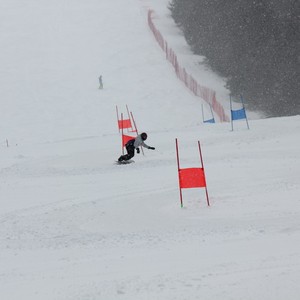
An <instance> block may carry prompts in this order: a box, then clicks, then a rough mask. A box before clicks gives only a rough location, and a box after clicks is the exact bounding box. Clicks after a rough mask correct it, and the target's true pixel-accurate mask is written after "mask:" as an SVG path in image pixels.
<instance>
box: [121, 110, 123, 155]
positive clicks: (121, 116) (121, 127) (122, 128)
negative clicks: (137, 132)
mask: <svg viewBox="0 0 300 300" xmlns="http://www.w3.org/2000/svg"><path fill="white" fill-rule="evenodd" d="M121 122H122V123H121V124H122V126H121V130H122V132H121V133H122V140H121V143H122V154H123V155H124V147H123V142H124V141H123V139H124V130H123V113H121Z"/></svg>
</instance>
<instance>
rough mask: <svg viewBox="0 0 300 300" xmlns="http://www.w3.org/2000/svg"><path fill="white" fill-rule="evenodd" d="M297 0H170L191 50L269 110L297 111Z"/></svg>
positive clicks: (234, 89)
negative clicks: (203, 57)
mask: <svg viewBox="0 0 300 300" xmlns="http://www.w3.org/2000/svg"><path fill="white" fill-rule="evenodd" d="M299 3H300V1H299V0H230V1H228V0H171V2H170V4H169V8H170V10H171V14H172V17H173V18H174V20H175V22H176V24H177V25H178V26H179V27H180V28H181V29H182V31H183V33H184V35H185V38H186V40H187V42H188V43H189V45H190V46H191V48H192V50H193V51H194V53H195V54H199V55H203V56H205V58H206V59H205V63H206V64H208V65H209V66H210V67H211V69H212V70H213V71H215V72H217V73H219V74H220V75H221V76H223V77H225V78H226V82H227V87H228V88H229V90H230V91H231V94H232V95H233V96H234V97H238V95H239V94H243V96H244V99H245V100H246V102H247V104H248V107H249V108H250V109H253V110H258V111H263V112H264V113H265V114H266V115H267V116H284V115H296V114H300V97H299V95H300V75H299V73H300V72H299V62H300V45H299V43H300V33H299V32H300V30H299V26H300V25H299V24H300V22H299V21H300V6H299V5H300V4H299Z"/></svg>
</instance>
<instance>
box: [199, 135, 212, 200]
mask: <svg viewBox="0 0 300 300" xmlns="http://www.w3.org/2000/svg"><path fill="white" fill-rule="evenodd" d="M198 147H199V153H200V161H201V167H202V169H203V174H204V179H205V193H206V201H207V205H208V206H210V204H209V198H208V192H207V184H206V177H205V170H204V164H203V158H202V152H201V146H200V142H199V141H198Z"/></svg>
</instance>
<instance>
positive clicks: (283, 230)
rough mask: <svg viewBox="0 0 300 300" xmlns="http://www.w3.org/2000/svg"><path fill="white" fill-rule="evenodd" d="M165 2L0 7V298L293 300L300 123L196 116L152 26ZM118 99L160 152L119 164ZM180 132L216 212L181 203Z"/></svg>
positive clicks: (196, 107) (195, 196) (299, 254)
mask: <svg viewBox="0 0 300 300" xmlns="http://www.w3.org/2000/svg"><path fill="white" fill-rule="evenodd" d="M166 3H167V1H137V0H128V1H121V0H114V1H108V0H100V1H99V0H97V1H96V0H88V1H79V0H73V1H58V0H53V1H45V0H39V1H34V0H28V1H26V3H23V1H20V0H16V1H10V0H1V2H0V20H1V21H0V22H1V26H0V37H1V39H0V46H1V52H0V63H1V66H2V68H1V71H0V86H1V88H0V105H1V109H0V128H1V131H0V207H1V212H0V222H1V226H0V296H1V299H5V300H19V299H26V300H27V299H28V300H29V299H30V300H35V299H36V300H41V299H42V300H48V299H49V300H66V299H72V300H74V299H75V300H84V299H101V300H102V299H103V300H114V299H126V300H127V299H128V300H131V299H138V300H140V299H157V300H166V299H168V300H174V299H178V300H179V299H180V300H182V299H188V300H191V299H212V300H214V299H226V300H227V299H243V300H248V299H249V300H252V299H272V300H281V299H291V300H296V299H298V297H299V293H300V288H299V284H298V278H299V276H300V269H299V265H300V226H299V217H300V198H299V194H300V182H299V178H300V154H299V145H300V142H299V130H300V117H299V116H296V117H290V118H275V119H265V120H253V119H251V120H250V130H247V129H246V124H245V123H244V122H242V121H241V122H238V123H237V124H236V126H235V131H233V132H231V130H230V129H231V127H230V124H227V123H223V124H221V123H218V124H214V125H208V124H206V125H203V124H202V122H201V121H202V120H201V102H200V100H199V99H198V98H195V97H194V96H193V95H192V94H191V93H190V92H189V91H187V90H186V89H185V88H184V86H183V85H182V84H181V83H180V82H178V80H177V78H176V76H175V74H173V71H172V68H171V66H170V65H169V64H168V63H167V62H166V61H165V59H164V56H163V54H162V52H161V50H160V49H159V47H158V46H157V44H156V42H155V41H154V38H153V36H152V34H151V32H150V30H149V29H148V25H147V19H146V18H147V10H146V8H151V7H150V6H151V5H152V6H153V7H152V8H154V9H155V10H158V11H159V12H161V16H163V15H165V14H166V9H165V5H166ZM167 23H168V22H167V21H166V27H165V30H166V32H168V30H171V29H170V28H169V27H167ZM168 24H169V23H168ZM160 25H161V26H162V25H163V22H162V21H161V23H160ZM174 31H175V30H174ZM174 40H175V37H174ZM182 47H186V45H183V46H182ZM100 74H102V75H103V81H104V89H103V90H99V89H98V77H99V75H100ZM203 76H204V77H205V76H206V74H205V73H203ZM210 76H211V75H210ZM215 84H216V86H215V89H216V90H218V89H220V90H222V87H221V86H220V85H219V84H220V81H219V79H218V78H216V83H215ZM126 104H128V106H129V108H130V109H131V110H132V111H133V113H134V116H135V119H136V121H137V125H138V128H139V129H140V130H141V131H142V130H145V131H147V132H148V135H149V138H148V140H147V143H148V144H149V145H151V146H155V147H156V150H155V151H150V150H147V149H145V155H144V156H143V155H141V154H140V155H139V156H138V155H136V157H135V158H134V160H135V163H134V164H131V165H124V166H117V165H115V164H114V163H113V162H114V160H115V159H116V158H117V157H118V156H119V155H120V153H121V148H120V143H121V141H120V135H119V133H118V129H117V123H116V115H115V105H118V106H119V108H120V109H121V110H123V111H124V112H126V108H125V105H126ZM176 137H177V138H178V139H179V146H180V153H181V155H182V157H181V159H182V161H181V164H182V166H184V167H185V166H186V167H197V166H198V164H199V155H198V152H197V141H198V140H200V141H201V145H202V148H203V149H202V151H203V157H204V164H205V170H206V176H207V184H208V192H209V195H210V200H211V207H207V206H206V202H205V194H204V191H203V190H201V189H191V190H184V208H181V207H180V203H179V191H178V178H177V165H176V154H175V138H176ZM6 139H7V140H8V142H9V147H6Z"/></svg>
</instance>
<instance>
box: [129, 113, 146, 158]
mask: <svg viewBox="0 0 300 300" xmlns="http://www.w3.org/2000/svg"><path fill="white" fill-rule="evenodd" d="M130 114H131V118H132V122H133V125H134V130H135V132H136V134H137V135H138V134H139V132H138V129H137V127H136V123H135V120H134V117H133V113H132V112H130ZM141 150H142V153H143V155H145V154H144V149H143V147H141Z"/></svg>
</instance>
